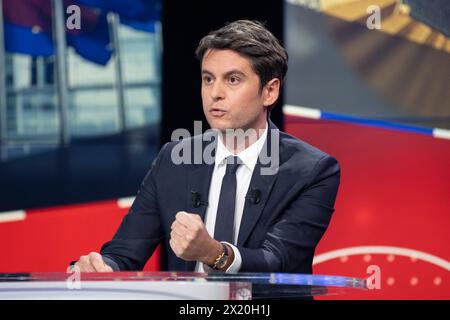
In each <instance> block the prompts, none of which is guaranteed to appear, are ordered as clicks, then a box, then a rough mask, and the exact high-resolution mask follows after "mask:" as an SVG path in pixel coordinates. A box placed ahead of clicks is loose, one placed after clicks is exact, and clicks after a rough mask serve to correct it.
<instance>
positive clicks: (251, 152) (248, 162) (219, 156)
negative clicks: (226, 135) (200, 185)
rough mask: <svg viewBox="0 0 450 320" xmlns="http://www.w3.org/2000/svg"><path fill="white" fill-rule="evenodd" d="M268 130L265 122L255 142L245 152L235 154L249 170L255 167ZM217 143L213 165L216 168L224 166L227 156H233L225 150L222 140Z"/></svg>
mask: <svg viewBox="0 0 450 320" xmlns="http://www.w3.org/2000/svg"><path fill="white" fill-rule="evenodd" d="M268 128H269V126H268V124H267V122H266V127H265V129H264V132H263V134H262V135H261V136H260V137H259V138H258V140H256V141H255V142H254V143H252V144H251V145H250V146H249V147H248V148H246V149H245V150H243V151H241V152H239V153H238V154H236V156H238V157H239V159H241V161H242V163H243V164H244V165H245V166H246V167H247V168H248V169H250V170H253V168H254V167H255V165H256V162H257V161H258V156H259V153H260V152H261V149H262V148H263V146H264V143H265V142H266V139H267V129H268ZM218 140H219V141H218V143H217V151H216V159H215V165H216V166H222V165H225V159H226V158H227V157H229V156H235V155H234V154H233V153H232V152H231V151H230V150H228V149H227V147H226V146H225V145H224V144H223V142H222V139H221V138H219V139H218Z"/></svg>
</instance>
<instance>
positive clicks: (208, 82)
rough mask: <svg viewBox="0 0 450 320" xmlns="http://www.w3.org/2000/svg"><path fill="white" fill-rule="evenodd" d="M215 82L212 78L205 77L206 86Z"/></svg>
mask: <svg viewBox="0 0 450 320" xmlns="http://www.w3.org/2000/svg"><path fill="white" fill-rule="evenodd" d="M212 82H213V78H212V77H211V76H203V83H204V84H211V83H212Z"/></svg>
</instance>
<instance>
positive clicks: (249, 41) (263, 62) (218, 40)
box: [195, 20, 288, 91]
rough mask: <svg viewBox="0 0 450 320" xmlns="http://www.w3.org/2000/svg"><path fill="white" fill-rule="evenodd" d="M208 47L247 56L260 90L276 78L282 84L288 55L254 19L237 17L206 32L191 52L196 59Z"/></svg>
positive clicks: (200, 56)
mask: <svg viewBox="0 0 450 320" xmlns="http://www.w3.org/2000/svg"><path fill="white" fill-rule="evenodd" d="M209 49H218V50H225V49H229V50H233V51H236V52H237V53H239V54H240V55H242V56H244V57H246V58H248V59H249V60H250V62H251V65H252V68H253V70H254V71H255V73H256V74H257V75H258V76H259V79H260V90H261V91H262V89H263V88H264V86H265V85H266V84H267V82H269V81H270V80H272V79H273V78H278V79H279V80H280V82H281V83H283V81H284V78H285V76H286V72H287V69H288V54H287V52H286V50H285V49H284V48H283V47H282V46H281V44H280V42H279V41H278V39H277V38H275V36H274V35H273V34H272V33H271V32H270V31H269V30H267V29H266V27H265V26H264V25H263V24H262V23H260V22H258V21H250V20H237V21H234V22H231V23H228V24H226V25H225V26H224V27H222V28H220V29H218V30H215V31H212V32H210V33H209V34H208V35H207V36H205V37H203V39H201V40H200V43H199V45H198V47H197V49H196V51H195V55H196V56H197V58H198V59H199V60H200V62H201V61H202V60H203V56H204V55H205V53H206V51H208V50H209Z"/></svg>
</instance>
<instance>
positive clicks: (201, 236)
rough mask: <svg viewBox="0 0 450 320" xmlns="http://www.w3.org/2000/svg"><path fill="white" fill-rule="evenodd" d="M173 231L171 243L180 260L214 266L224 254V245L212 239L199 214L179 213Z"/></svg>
mask: <svg viewBox="0 0 450 320" xmlns="http://www.w3.org/2000/svg"><path fill="white" fill-rule="evenodd" d="M171 229H172V231H171V233H170V242H169V243H170V247H171V248H172V250H173V252H175V254H176V256H177V257H178V258H181V259H184V260H186V261H194V260H197V261H201V262H203V263H206V264H213V263H214V260H215V258H216V257H217V256H218V255H219V254H220V253H221V252H222V245H221V244H220V242H218V241H216V240H214V239H213V238H211V236H210V235H209V234H208V231H207V230H206V228H205V225H204V224H203V221H202V218H201V217H200V216H199V215H198V214H192V213H187V212H185V211H180V212H178V213H177V215H176V216H175V221H174V222H173V224H172V227H171Z"/></svg>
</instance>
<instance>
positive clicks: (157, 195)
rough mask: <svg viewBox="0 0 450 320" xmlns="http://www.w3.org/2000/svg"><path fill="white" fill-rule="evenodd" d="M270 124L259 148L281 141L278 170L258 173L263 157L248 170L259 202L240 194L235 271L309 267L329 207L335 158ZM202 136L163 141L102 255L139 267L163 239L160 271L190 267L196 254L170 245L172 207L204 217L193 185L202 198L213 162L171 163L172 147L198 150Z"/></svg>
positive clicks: (335, 186)
mask: <svg viewBox="0 0 450 320" xmlns="http://www.w3.org/2000/svg"><path fill="white" fill-rule="evenodd" d="M269 129H272V130H275V131H274V132H277V133H278V139H276V138H274V137H273V136H272V135H271V134H270V132H271V130H268V137H267V139H266V146H265V147H267V150H269V151H270V150H272V148H271V144H272V143H276V142H277V141H278V142H279V168H278V171H277V172H276V174H273V175H263V174H261V169H262V168H263V167H264V164H263V163H262V161H260V159H258V162H257V164H256V166H255V169H254V171H253V175H252V178H251V182H250V186H249V190H251V189H257V190H259V197H258V198H259V200H260V201H259V202H258V201H254V200H255V199H254V197H253V201H252V199H251V198H250V199H246V203H245V206H244V211H243V216H242V221H241V226H240V229H239V235H238V241H237V244H236V246H237V248H238V249H239V251H240V254H241V256H242V266H241V272H292V273H311V272H312V260H313V255H314V250H315V248H316V245H317V244H318V242H319V240H320V239H321V238H322V236H323V234H324V232H325V230H326V229H327V227H328V224H329V222H330V219H331V215H332V213H333V211H334V209H333V206H334V202H335V198H336V194H337V190H338V187H339V180H340V169H339V165H338V162H337V161H336V160H335V159H334V158H333V157H331V156H329V155H327V154H326V153H324V152H322V151H320V150H318V149H317V148H315V147H313V146H311V145H309V144H307V143H305V142H303V141H301V140H299V139H297V138H295V137H292V136H290V135H288V134H286V133H283V132H281V131H279V130H278V129H277V128H276V127H275V125H274V124H273V123H272V122H270V121H269ZM276 136H277V135H275V137H276ZM274 139H276V140H277V141H272V140H274ZM204 140H205V139H204V137H203V136H201V135H200V136H195V137H192V138H188V139H184V140H181V141H176V142H169V143H167V144H165V145H164V146H163V147H162V149H161V151H160V152H159V154H158V156H157V158H156V159H155V160H154V162H153V164H152V167H151V169H150V170H149V172H148V173H147V175H146V176H145V178H144V181H143V182H142V184H141V187H140V189H139V191H138V194H137V196H136V199H135V201H134V203H133V205H132V206H131V208H130V210H129V212H128V214H127V215H126V216H125V217H124V219H123V221H122V223H121V225H120V227H119V229H118V231H117V232H116V234H115V235H114V237H113V239H112V240H111V241H109V242H107V243H105V244H104V245H103V247H102V250H101V254H102V255H103V256H104V257H106V261H107V262H108V261H111V260H113V262H115V264H117V265H116V267H117V266H118V267H119V269H120V270H141V269H142V268H143V267H144V265H145V263H146V261H147V260H148V258H149V257H150V256H151V254H152V253H153V251H154V250H155V248H156V247H157V246H158V244H161V245H162V250H161V252H162V256H163V265H162V268H163V270H169V271H194V268H195V261H190V262H188V261H184V260H182V259H180V258H178V257H177V256H176V255H175V254H174V252H173V251H172V250H171V248H170V245H169V240H170V227H171V225H172V223H173V221H174V220H175V215H176V213H177V212H178V211H187V212H190V213H197V214H199V215H200V216H201V217H202V218H203V219H204V218H205V212H206V204H205V205H201V206H200V207H195V206H194V204H195V203H194V202H193V201H192V194H191V192H192V191H194V192H197V193H198V194H199V195H200V196H201V198H202V200H203V201H206V200H207V199H208V192H209V185H210V181H211V176H212V173H213V169H214V163H212V164H205V163H203V164H178V165H176V164H174V163H173V162H172V161H171V153H172V150H173V148H174V147H175V146H177V145H178V144H179V143H182V144H191V145H193V143H201V146H202V148H203V150H204V148H206V147H207V146H210V145H209V144H210V143H216V142H215V141H216V140H215V139H212V142H211V141H208V139H206V141H204ZM185 146H186V145H185ZM178 147H180V145H178ZM263 150H264V148H263ZM256 202H258V203H256ZM108 259H111V260H108Z"/></svg>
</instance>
